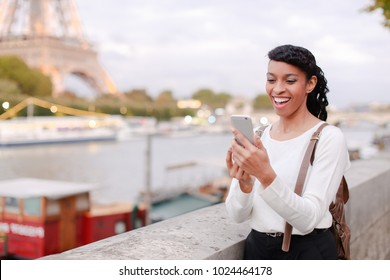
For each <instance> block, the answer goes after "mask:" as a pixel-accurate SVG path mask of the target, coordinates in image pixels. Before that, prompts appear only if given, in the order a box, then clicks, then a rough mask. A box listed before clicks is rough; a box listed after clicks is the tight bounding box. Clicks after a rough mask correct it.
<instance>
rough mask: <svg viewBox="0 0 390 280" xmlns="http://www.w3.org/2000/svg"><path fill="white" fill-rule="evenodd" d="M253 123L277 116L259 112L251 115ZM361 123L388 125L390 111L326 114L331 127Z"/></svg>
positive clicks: (270, 120) (274, 119) (272, 120)
mask: <svg viewBox="0 0 390 280" xmlns="http://www.w3.org/2000/svg"><path fill="white" fill-rule="evenodd" d="M253 117H254V119H255V122H256V123H258V121H259V120H260V119H261V118H266V119H267V120H268V121H269V122H271V123H272V122H274V121H276V120H277V119H278V116H277V115H276V114H275V113H274V112H273V111H261V112H256V113H254V114H253ZM361 121H365V122H370V123H373V124H375V125H378V126H385V125H387V124H390V111H387V112H385V111H371V112H353V111H337V112H336V111H330V112H328V119H327V122H328V123H330V124H333V125H338V124H354V123H358V122H361Z"/></svg>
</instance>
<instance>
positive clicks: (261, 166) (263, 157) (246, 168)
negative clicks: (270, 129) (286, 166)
mask: <svg viewBox="0 0 390 280" xmlns="http://www.w3.org/2000/svg"><path fill="white" fill-rule="evenodd" d="M232 132H233V134H234V138H235V139H233V141H232V146H231V149H232V160H233V162H234V164H235V165H237V166H238V169H237V170H240V172H242V173H243V174H245V175H251V176H254V177H256V178H257V179H258V180H259V181H260V182H261V184H262V185H263V186H264V187H268V186H269V185H270V184H271V183H272V182H273V181H274V180H275V178H276V173H275V171H274V170H273V168H272V167H271V164H270V162H269V158H268V154H267V150H266V149H265V148H264V146H263V144H262V142H261V140H260V138H259V137H258V136H257V135H254V136H253V140H254V143H255V145H253V144H252V143H251V142H250V141H249V140H248V139H246V137H245V136H244V135H242V134H241V133H240V132H239V131H238V130H236V129H234V128H233V130H232ZM239 143H240V144H239ZM252 185H253V183H252Z"/></svg>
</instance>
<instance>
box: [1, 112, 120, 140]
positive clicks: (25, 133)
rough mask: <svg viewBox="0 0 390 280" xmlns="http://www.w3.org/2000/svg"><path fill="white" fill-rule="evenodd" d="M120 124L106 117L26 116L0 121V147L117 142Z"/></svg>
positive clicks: (116, 119)
mask: <svg viewBox="0 0 390 280" xmlns="http://www.w3.org/2000/svg"><path fill="white" fill-rule="evenodd" d="M122 125H123V121H122V119H121V118H120V117H118V116H108V117H101V118H98V117H75V116H66V117H27V118H14V119H9V120H2V121H0V146H15V145H31V144H49V143H67V142H81V141H107V140H116V138H117V132H118V129H119V128H120V127H121V126H122Z"/></svg>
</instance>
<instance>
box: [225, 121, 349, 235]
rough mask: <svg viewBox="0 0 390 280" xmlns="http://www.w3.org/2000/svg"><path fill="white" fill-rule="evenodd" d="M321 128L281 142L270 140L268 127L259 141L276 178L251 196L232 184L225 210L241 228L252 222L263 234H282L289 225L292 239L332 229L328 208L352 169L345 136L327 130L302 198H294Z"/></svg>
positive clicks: (310, 168) (256, 188) (324, 130)
mask: <svg viewBox="0 0 390 280" xmlns="http://www.w3.org/2000/svg"><path fill="white" fill-rule="evenodd" d="M321 123H322V122H320V123H319V124H317V125H316V126H314V127H313V128H311V129H309V130H308V131H306V132H305V133H303V134H302V135H300V136H298V137H296V138H293V139H290V140H286V141H277V140H274V139H272V138H271V137H270V134H269V131H270V129H271V127H272V125H271V126H268V127H267V128H266V130H265V131H264V133H263V136H262V138H261V140H262V142H263V145H264V147H265V148H266V149H267V153H268V156H269V158H270V163H271V166H272V167H273V169H274V170H275V172H276V174H277V176H276V179H275V180H274V181H273V182H272V184H271V185H270V186H268V188H266V189H265V188H264V187H263V186H262V185H261V184H260V182H259V181H258V180H256V181H255V185H254V188H253V190H252V192H251V193H248V194H247V193H243V192H242V191H241V189H240V187H239V184H238V181H237V180H236V179H233V180H232V183H231V186H230V190H229V194H228V197H227V199H226V209H227V212H228V215H229V216H230V217H231V218H232V219H233V220H234V221H235V222H237V223H241V222H244V221H246V220H248V219H249V220H250V225H251V227H252V228H253V229H255V230H257V231H260V232H269V233H272V232H284V227H285V221H288V222H289V223H290V224H291V225H292V226H293V234H300V235H303V234H307V233H309V232H311V231H312V230H313V229H314V228H328V227H330V226H331V224H332V216H331V214H330V212H329V205H330V203H331V202H332V201H333V200H334V198H335V195H336V192H337V189H338V187H339V183H340V180H341V178H342V176H343V175H344V173H345V172H346V171H347V169H348V168H349V167H350V161H349V155H348V149H347V145H346V141H345V138H344V135H343V133H342V132H341V130H340V129H339V128H337V127H335V126H331V125H328V126H326V127H325V128H324V129H323V131H322V133H321V136H320V139H319V141H318V143H317V147H316V151H315V159H314V162H313V166H309V170H308V173H307V176H306V180H305V185H304V189H303V193H302V196H301V197H300V196H298V195H296V194H295V193H294V187H295V183H296V180H297V176H298V172H299V168H300V166H301V163H302V160H303V156H304V154H305V152H306V149H307V146H308V144H309V141H310V138H311V136H312V134H313V133H314V132H315V131H316V129H317V128H318V127H319V126H320V125H321Z"/></svg>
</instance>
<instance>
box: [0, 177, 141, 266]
mask: <svg viewBox="0 0 390 280" xmlns="http://www.w3.org/2000/svg"><path fill="white" fill-rule="evenodd" d="M97 188H98V186H97V185H95V184H88V183H74V182H63V181H53V180H43V179H35V178H20V179H13V180H6V181H1V182H0V236H1V238H0V246H1V248H0V254H1V255H0V256H1V258H22V259H35V258H40V257H43V256H46V255H50V254H56V253H60V252H63V251H65V250H69V249H73V248H75V247H78V246H82V245H85V244H88V243H90V242H94V241H97V240H100V239H103V238H106V237H110V236H113V235H115V234H120V233H123V232H125V231H129V230H131V229H133V228H134V227H135V225H136V224H141V225H144V218H143V217H145V213H144V211H145V210H143V209H140V208H139V207H134V206H133V205H131V204H129V203H119V202H118V203H115V204H110V205H107V204H106V205H94V204H93V203H92V202H91V198H90V196H91V192H92V191H93V190H96V189H97ZM140 219H141V220H140Z"/></svg>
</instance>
